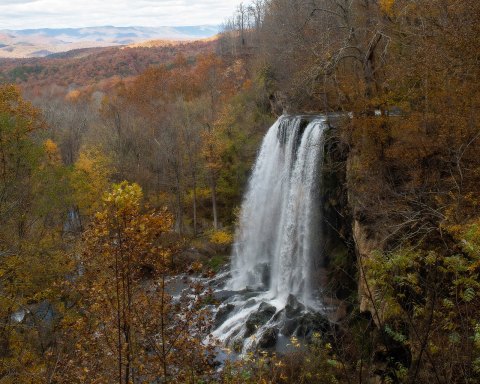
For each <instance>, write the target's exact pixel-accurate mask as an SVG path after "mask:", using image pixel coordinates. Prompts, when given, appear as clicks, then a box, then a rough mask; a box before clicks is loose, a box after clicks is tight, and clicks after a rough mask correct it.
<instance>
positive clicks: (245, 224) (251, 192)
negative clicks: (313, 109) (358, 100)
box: [214, 116, 327, 349]
mask: <svg viewBox="0 0 480 384" xmlns="http://www.w3.org/2000/svg"><path fill="white" fill-rule="evenodd" d="M326 128H327V124H326V122H325V118H321V117H316V118H308V119H306V118H305V117H301V116H299V117H287V116H283V117H281V118H280V119H279V120H278V121H277V122H276V123H275V124H274V125H273V126H272V127H271V128H270V130H269V131H268V133H267V135H266V136H265V138H264V140H263V143H262V146H261V149H260V152H259V155H258V158H257V161H256V164H255V167H254V169H253V173H252V176H251V178H250V182H249V187H248V191H247V193H246V196H245V199H244V202H243V205H242V210H241V215H240V220H239V226H238V229H237V233H236V238H235V244H234V248H233V255H232V265H231V279H230V281H229V282H228V283H227V289H229V290H231V291H235V292H243V293H242V294H237V295H233V296H232V297H231V298H230V299H229V300H228V303H227V304H225V305H227V306H229V307H228V308H229V311H230V313H229V316H228V317H227V318H226V320H225V321H223V323H222V324H221V325H220V326H219V328H217V330H216V331H215V332H214V335H215V336H216V337H218V338H220V339H221V340H224V341H226V342H227V343H228V342H229V341H231V340H232V339H235V338H237V340H238V338H241V337H245V336H249V334H250V333H252V331H251V330H250V331H249V330H248V321H249V320H252V318H253V317H255V316H256V317H255V319H257V318H258V317H259V315H258V313H262V310H263V311H264V312H265V310H266V309H268V311H267V313H268V315H267V317H270V319H267V318H266V317H265V316H263V317H262V316H261V315H260V317H262V319H261V320H260V323H262V324H260V325H261V327H257V328H258V329H256V332H254V333H255V334H256V336H257V337H256V338H255V337H254V338H253V339H257V338H258V337H260V338H261V336H262V332H263V333H264V332H265V330H266V329H267V328H268V326H271V325H272V324H273V323H274V322H278V320H279V319H280V317H281V316H279V312H280V311H281V310H282V309H284V308H285V307H286V305H287V304H288V303H289V302H290V303H289V304H290V306H291V305H292V298H295V300H296V301H297V300H298V302H297V307H300V306H301V308H303V309H306V308H311V309H312V310H316V311H318V310H320V309H321V301H320V296H319V294H320V292H319V288H320V287H319V284H316V283H315V280H316V279H314V274H315V271H317V270H318V268H319V266H320V264H321V262H322V257H323V255H322V247H321V239H320V234H321V207H320V204H319V201H320V187H321V166H322V161H323V148H324V133H325V130H326ZM259 311H260V312H259ZM255 314H257V315H255ZM257 320H258V319H257ZM252 321H253V320H252ZM245 324H246V326H247V330H245V331H244V332H243V335H242V332H241V330H242V328H245ZM255 325H258V324H255ZM245 344H246V345H247V347H248V345H251V343H245ZM244 347H245V345H244ZM244 349H245V348H244Z"/></svg>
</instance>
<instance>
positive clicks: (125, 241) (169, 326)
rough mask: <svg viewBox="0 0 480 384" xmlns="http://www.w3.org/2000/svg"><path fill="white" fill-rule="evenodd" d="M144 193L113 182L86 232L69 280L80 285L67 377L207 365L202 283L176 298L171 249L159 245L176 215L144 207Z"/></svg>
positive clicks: (159, 372) (174, 373) (132, 379)
mask: <svg viewBox="0 0 480 384" xmlns="http://www.w3.org/2000/svg"><path fill="white" fill-rule="evenodd" d="M141 200H142V191H141V188H140V187H139V186H138V185H137V184H130V183H127V182H122V183H120V184H114V185H113V186H112V188H111V190H110V191H108V192H107V193H105V195H104V198H103V207H102V209H101V210H100V211H99V212H98V213H97V214H96V215H95V220H94V221H93V222H92V224H91V226H90V227H89V229H88V230H87V231H86V233H85V243H84V247H85V248H84V252H83V256H82V260H81V262H82V269H83V272H82V275H81V276H79V278H78V281H76V282H75V283H74V284H73V287H74V288H75V290H77V291H78V292H79V298H78V299H79V303H78V305H79V307H78V309H79V312H78V314H77V315H76V319H73V320H72V321H73V324H72V325H73V328H74V329H75V330H76V331H77V332H76V333H75V335H73V341H72V342H73V343H74V345H75V350H74V352H73V355H72V356H67V357H66V358H65V360H64V361H63V362H62V368H61V369H59V371H58V375H59V377H60V378H61V380H63V381H64V382H68V380H73V381H74V382H75V381H76V380H78V379H80V380H84V381H88V382H101V383H104V382H105V383H107V382H111V381H112V378H115V381H116V382H118V383H119V384H122V383H124V384H127V383H140V382H145V381H147V382H152V381H155V380H158V379H160V378H162V380H164V382H167V381H170V380H171V379H173V378H175V380H177V381H176V382H193V381H192V380H194V379H191V377H196V376H197V375H201V374H202V372H204V371H205V370H208V367H209V364H210V361H209V352H208V349H207V348H206V347H205V346H204V345H203V344H202V342H203V337H204V335H205V332H206V331H207V330H208V324H209V321H208V318H207V317H206V315H205V313H204V312H203V311H202V310H200V309H199V305H200V304H201V302H202V290H201V289H200V287H196V288H195V289H194V291H193V295H194V298H193V299H192V298H190V299H188V300H187V299H186V297H184V298H183V299H182V300H181V301H174V300H173V298H172V296H171V295H170V294H169V290H168V282H167V278H168V274H169V273H170V272H171V269H170V268H171V250H170V249H169V248H168V247H167V246H165V245H164V243H165V241H166V237H168V233H169V232H170V230H171V227H172V224H173V217H172V215H170V214H169V213H168V212H167V211H166V210H162V211H155V210H153V211H151V210H150V211H145V212H142V202H141ZM65 337H67V338H69V336H67V335H65ZM71 337H72V336H70V338H71ZM192 375H193V376H192Z"/></svg>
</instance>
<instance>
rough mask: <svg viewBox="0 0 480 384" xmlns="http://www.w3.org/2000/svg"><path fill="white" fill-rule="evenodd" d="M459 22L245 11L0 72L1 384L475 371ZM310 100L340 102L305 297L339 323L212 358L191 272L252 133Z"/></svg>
mask: <svg viewBox="0 0 480 384" xmlns="http://www.w3.org/2000/svg"><path fill="white" fill-rule="evenodd" d="M479 20H480V3H479V2H477V1H468V0H416V1H410V0H314V1H311V0H308V1H306V0H268V1H266V0H265V1H264V0H255V1H253V2H252V3H244V4H241V5H240V6H239V7H238V9H237V11H236V13H235V14H234V15H232V18H231V19H229V20H227V21H226V22H225V25H224V29H223V32H222V33H221V34H220V35H219V36H218V38H217V39H216V40H213V41H208V42H196V43H192V44H182V45H178V46H168V47H153V48H148V47H143V48H126V49H125V50H121V49H118V48H112V49H111V50H110V49H101V50H99V51H98V52H96V51H93V52H89V53H88V55H87V54H86V53H85V54H83V53H79V54H78V55H77V54H72V57H68V55H66V57H60V58H45V59H31V60H32V62H31V63H30V62H29V61H25V63H23V62H21V63H19V62H18V61H8V60H6V61H1V62H0V80H1V81H3V83H2V84H1V85H0V223H1V225H0V383H119V384H122V383H123V384H127V383H154V382H162V383H165V382H175V383H176V382H179V383H180V382H181V383H183V382H185V383H206V382H212V383H364V382H365V383H366V382H372V383H374V382H375V383H442V384H443V383H476V382H479V381H480V279H479V273H480V212H479V204H480V200H479V199H480V197H479V196H480V195H479V192H480V191H479V190H480V158H479V157H478V153H477V148H478V145H479V142H480V126H479V120H480V110H479V108H480V87H479V84H480V66H479V58H480V23H479V22H478V21H479ZM13 83H15V84H13ZM309 113H316V114H320V113H323V114H328V113H339V114H337V115H335V116H336V117H335V119H334V120H332V126H333V129H332V130H331V133H329V138H328V151H329V152H328V153H329V155H328V156H330V157H329V159H328V161H329V165H330V167H331V169H330V172H335V174H336V175H337V176H336V177H337V178H338V180H337V183H336V185H334V186H329V188H332V189H333V191H329V192H328V196H331V198H330V200H329V201H328V205H329V207H333V208H332V209H334V210H335V211H336V212H335V215H336V217H338V218H341V219H339V224H338V226H337V227H336V228H334V230H335V232H336V233H337V234H338V237H339V238H340V239H341V241H342V242H343V243H344V245H345V247H346V249H347V251H346V252H345V253H343V254H341V255H340V254H338V255H337V254H335V255H334V254H332V255H330V256H329V260H328V266H327V267H328V275H329V278H328V280H329V284H328V286H327V287H325V292H326V295H328V296H329V298H332V299H335V300H341V302H342V303H343V304H342V305H343V306H344V307H345V308H346V311H345V314H344V316H342V318H341V319H339V320H338V321H337V322H336V323H335V324H334V325H332V327H331V330H329V331H328V332H325V334H315V335H314V336H313V337H312V338H311V340H310V341H309V342H308V343H303V341H302V342H299V341H298V340H297V339H295V338H294V339H292V340H291V345H292V350H291V351H290V352H289V353H286V354H278V355H276V354H274V353H273V354H272V353H270V352H265V351H257V352H252V354H251V355H248V356H245V357H244V358H243V359H238V360H235V361H232V362H226V363H222V364H219V363H218V361H216V360H215V356H216V355H217V354H218V353H219V349H218V348H216V344H215V341H214V340H210V339H208V338H207V336H208V334H209V332H210V331H211V329H212V327H213V325H214V319H213V318H212V316H211V314H210V310H209V306H212V305H213V306H214V305H218V303H216V299H215V297H214V296H213V295H212V292H211V291H210V289H209V287H208V284H206V283H205V281H206V280H205V279H206V278H207V277H212V276H213V275H215V273H216V272H218V270H219V269H220V268H221V267H222V266H223V265H224V264H226V263H227V261H228V254H229V246H230V244H231V243H232V241H233V233H234V229H235V225H236V221H237V216H238V207H239V205H240V203H241V198H242V195H243V193H244V191H245V188H246V183H247V180H248V177H249V172H250V169H251V166H252V163H253V161H254V159H255V155H256V153H257V150H258V146H259V143H260V140H261V138H262V137H263V135H264V133H265V131H266V129H267V128H268V126H269V125H270V124H271V123H272V122H273V121H274V119H275V117H278V116H279V115H281V114H309ZM175 276H182V279H183V280H188V281H184V284H185V286H186V287H188V288H187V289H186V290H185V291H184V294H182V295H177V293H176V292H175V284H176V281H177V280H175ZM189 276H201V277H203V278H205V279H204V280H202V279H195V278H193V279H189ZM177 296H178V297H177ZM206 340H208V342H207V341H206ZM219 366H221V367H222V369H221V370H218V367H219Z"/></svg>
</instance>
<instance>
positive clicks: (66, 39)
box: [0, 25, 220, 58]
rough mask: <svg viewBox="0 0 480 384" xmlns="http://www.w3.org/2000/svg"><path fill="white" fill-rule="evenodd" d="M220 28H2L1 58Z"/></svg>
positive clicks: (179, 37)
mask: <svg viewBox="0 0 480 384" xmlns="http://www.w3.org/2000/svg"><path fill="white" fill-rule="evenodd" d="M219 29H220V28H219V26H216V25H197V26H180V27H114V26H104V27H85V28H41V29H23V30H0V58H31V57H45V56H48V55H50V54H55V53H61V52H66V51H70V50H73V49H83V48H96V47H108V46H120V45H131V44H137V43H141V42H144V41H148V40H176V41H185V40H198V39H204V38H209V37H212V36H214V35H216V34H217V33H218V32H219Z"/></svg>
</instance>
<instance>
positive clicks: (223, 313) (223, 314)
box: [215, 304, 235, 328]
mask: <svg viewBox="0 0 480 384" xmlns="http://www.w3.org/2000/svg"><path fill="white" fill-rule="evenodd" d="M234 309H235V306H234V305H233V304H227V305H222V306H220V307H219V308H218V311H217V314H216V315H215V328H217V327H219V326H220V325H221V324H222V323H223V322H224V321H225V320H227V318H228V315H229V314H230V312H232V311H233V310H234Z"/></svg>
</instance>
